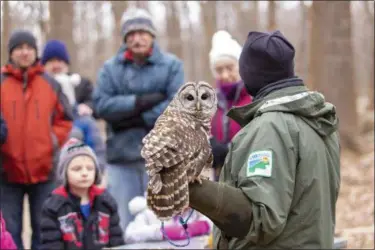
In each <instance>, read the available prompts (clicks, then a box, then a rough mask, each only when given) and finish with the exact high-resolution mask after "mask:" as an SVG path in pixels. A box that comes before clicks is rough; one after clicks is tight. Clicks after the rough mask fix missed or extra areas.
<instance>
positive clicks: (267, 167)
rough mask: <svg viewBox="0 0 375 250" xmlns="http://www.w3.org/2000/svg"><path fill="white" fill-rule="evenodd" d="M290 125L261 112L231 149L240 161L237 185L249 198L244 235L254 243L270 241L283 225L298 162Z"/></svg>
mask: <svg viewBox="0 0 375 250" xmlns="http://www.w3.org/2000/svg"><path fill="white" fill-rule="evenodd" d="M290 127H291V126H290V124H288V123H287V122H286V121H285V119H282V118H281V115H274V114H273V115H272V114H270V115H267V114H264V115H262V117H259V118H258V119H257V120H256V121H254V123H253V124H251V127H249V131H248V132H247V133H246V134H245V135H244V137H243V138H242V139H241V142H240V143H239V145H237V146H236V148H235V149H234V152H233V153H234V154H233V158H236V156H235V155H236V154H237V155H238V156H239V157H238V158H237V159H240V160H241V161H239V162H238V164H239V166H240V171H239V173H238V176H237V178H238V179H237V181H238V184H237V185H238V187H239V188H241V189H242V191H243V192H244V194H245V195H246V196H247V197H248V198H249V199H250V200H251V201H252V210H253V220H252V222H251V226H250V232H249V233H248V235H247V237H248V238H249V240H250V241H251V242H254V244H267V243H270V242H271V241H273V240H274V239H275V238H277V237H278V236H279V235H280V234H281V232H282V231H283V229H284V227H285V225H286V220H287V218H288V213H289V210H290V206H291V203H292V198H293V193H294V182H295V175H296V165H297V153H296V147H295V146H294V145H295V144H294V143H293V139H292V137H293V136H291V133H290ZM233 160H234V159H233ZM234 161H236V160H234ZM233 163H234V162H233Z"/></svg>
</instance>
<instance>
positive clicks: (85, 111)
mask: <svg viewBox="0 0 375 250" xmlns="http://www.w3.org/2000/svg"><path fill="white" fill-rule="evenodd" d="M77 112H78V115H79V116H84V115H92V109H91V108H90V107H89V106H88V105H87V104H84V103H81V104H78V106H77Z"/></svg>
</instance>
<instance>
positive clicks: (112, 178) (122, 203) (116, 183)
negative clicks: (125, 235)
mask: <svg viewBox="0 0 375 250" xmlns="http://www.w3.org/2000/svg"><path fill="white" fill-rule="evenodd" d="M107 171H108V172H107V173H108V180H107V183H108V191H109V193H110V194H111V195H112V196H113V198H114V199H115V200H116V202H117V206H118V213H119V216H120V226H121V228H122V230H123V231H124V232H125V230H126V227H127V226H128V224H129V223H130V222H131V221H132V220H133V219H134V216H132V215H131V214H130V212H129V207H128V204H129V202H130V201H131V200H132V199H133V198H134V197H136V196H144V195H145V192H146V190H147V182H148V176H147V173H146V168H145V163H144V162H143V161H141V162H135V163H131V164H127V165H119V164H108V165H107Z"/></svg>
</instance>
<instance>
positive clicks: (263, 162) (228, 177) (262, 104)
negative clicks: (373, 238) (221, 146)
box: [214, 86, 340, 249]
mask: <svg viewBox="0 0 375 250" xmlns="http://www.w3.org/2000/svg"><path fill="white" fill-rule="evenodd" d="M228 116H229V117H230V118H232V119H234V120H236V121H237V122H238V123H239V124H240V125H241V126H242V129H241V130H240V131H239V132H238V134H237V135H236V136H235V137H234V138H233V140H232V143H231V147H230V150H229V153H228V155H227V157H226V160H225V164H224V166H223V169H222V172H221V175H220V182H225V183H226V184H228V185H230V186H233V187H237V188H239V189H241V190H242V192H243V193H244V194H245V196H246V197H247V198H248V199H249V201H250V203H251V207H252V222H251V225H250V229H249V232H248V233H247V235H246V236H245V237H244V238H241V239H239V238H229V248H230V249H279V248H287V249H296V248H298V249H307V248H314V249H330V248H332V247H333V240H334V229H335V209H336V200H337V196H338V192H339V187H340V146H339V136H338V131H337V130H338V119H337V117H336V112H335V107H334V106H333V105H332V104H330V103H327V102H325V100H324V96H323V95H322V94H320V93H318V92H309V91H308V90H307V89H306V87H303V86H302V87H288V88H284V89H281V90H277V91H275V92H272V93H271V94H269V95H268V96H266V97H265V98H263V99H261V100H259V101H256V102H253V103H252V104H249V105H247V106H243V107H239V108H234V109H232V110H231V111H230V112H229V113H228ZM228 202H230V201H228ZM221 236H222V234H221V232H220V230H219V229H218V228H217V227H215V228H214V244H215V245H214V246H215V247H217V244H218V241H219V239H220V237H221Z"/></svg>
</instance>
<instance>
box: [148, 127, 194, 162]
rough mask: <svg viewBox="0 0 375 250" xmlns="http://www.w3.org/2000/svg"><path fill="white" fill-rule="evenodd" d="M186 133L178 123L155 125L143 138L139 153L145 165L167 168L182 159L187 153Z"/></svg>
mask: <svg viewBox="0 0 375 250" xmlns="http://www.w3.org/2000/svg"><path fill="white" fill-rule="evenodd" d="M188 134H189V133H187V131H184V129H182V127H180V126H178V125H175V126H163V127H159V126H158V127H155V128H154V129H153V130H151V131H150V133H149V134H148V135H147V136H145V137H144V139H143V144H144V146H143V148H142V150H141V155H142V157H143V158H144V159H145V160H146V165H147V166H148V167H152V166H155V167H159V168H169V167H171V166H175V165H177V164H178V163H180V162H182V161H184V159H186V157H187V155H188V154H189V150H188V148H187V144H188V143H186V142H187V141H188V139H189V138H188Z"/></svg>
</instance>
